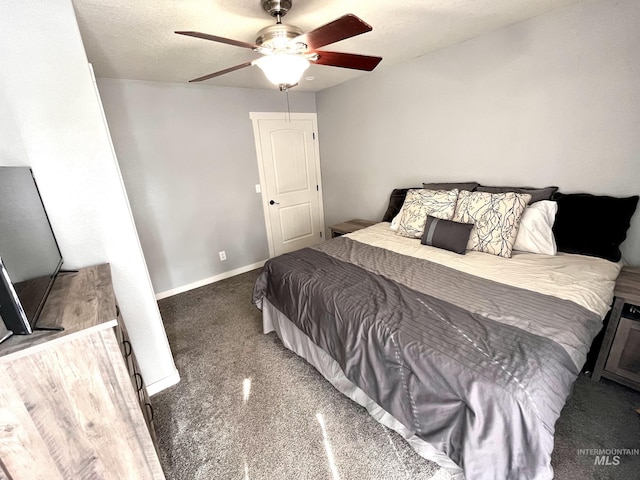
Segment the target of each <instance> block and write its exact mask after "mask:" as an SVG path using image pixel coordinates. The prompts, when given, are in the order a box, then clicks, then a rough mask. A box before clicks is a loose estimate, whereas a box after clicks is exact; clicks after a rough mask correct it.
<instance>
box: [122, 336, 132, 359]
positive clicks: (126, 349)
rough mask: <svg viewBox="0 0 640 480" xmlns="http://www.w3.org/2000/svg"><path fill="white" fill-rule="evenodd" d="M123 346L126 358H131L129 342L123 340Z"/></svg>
mask: <svg viewBox="0 0 640 480" xmlns="http://www.w3.org/2000/svg"><path fill="white" fill-rule="evenodd" d="M122 345H124V358H127V357H130V356H131V352H132V350H131V343H130V342H129V340H123V341H122Z"/></svg>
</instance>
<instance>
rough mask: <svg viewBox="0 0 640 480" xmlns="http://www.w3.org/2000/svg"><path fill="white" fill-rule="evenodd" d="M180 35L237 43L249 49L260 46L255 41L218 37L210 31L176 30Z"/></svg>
mask: <svg viewBox="0 0 640 480" xmlns="http://www.w3.org/2000/svg"><path fill="white" fill-rule="evenodd" d="M175 33H177V34H178V35H187V36H189V37H196V38H202V39H204V40H211V41H213V42H220V43H226V44H228V45H235V46H236V47H242V48H248V49H249V50H253V49H254V48H258V46H257V45H254V44H253V43H247V42H241V41H240V40H232V39H230V38H224V37H218V36H216V35H209V34H208V33H201V32H175Z"/></svg>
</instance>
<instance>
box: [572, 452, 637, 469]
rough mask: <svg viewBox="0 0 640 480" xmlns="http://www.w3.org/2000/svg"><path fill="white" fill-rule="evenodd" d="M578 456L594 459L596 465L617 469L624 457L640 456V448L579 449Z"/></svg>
mask: <svg viewBox="0 0 640 480" xmlns="http://www.w3.org/2000/svg"><path fill="white" fill-rule="evenodd" d="M578 455H585V456H589V457H593V464H594V465H600V466H613V467H615V466H617V465H620V461H621V459H622V457H629V456H633V455H640V448H579V449H578Z"/></svg>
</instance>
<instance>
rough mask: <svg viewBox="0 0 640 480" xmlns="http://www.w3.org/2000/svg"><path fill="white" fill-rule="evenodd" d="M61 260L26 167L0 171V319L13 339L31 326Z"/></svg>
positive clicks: (4, 168) (29, 170) (25, 332)
mask: <svg viewBox="0 0 640 480" xmlns="http://www.w3.org/2000/svg"><path fill="white" fill-rule="evenodd" d="M61 266H62V255H61V254H60V249H59V248H58V243H57V242H56V238H55V236H54V234H53V231H52V229H51V224H50V223H49V218H48V217H47V212H46V210H45V208H44V205H43V203H42V199H41V198H40V193H39V191H38V187H37V185H36V182H35V179H34V177H33V174H32V171H31V169H30V168H29V167H0V277H1V278H0V315H1V316H2V319H3V320H4V323H5V325H6V326H7V328H8V329H9V330H11V331H13V333H15V334H28V333H31V332H32V330H33V328H34V327H35V325H36V322H37V320H38V316H39V315H40V312H41V310H42V307H43V305H44V302H45V300H46V298H47V295H48V294H49V291H50V290H51V286H52V285H53V281H54V279H55V276H56V275H57V274H58V272H59V270H60V267H61Z"/></svg>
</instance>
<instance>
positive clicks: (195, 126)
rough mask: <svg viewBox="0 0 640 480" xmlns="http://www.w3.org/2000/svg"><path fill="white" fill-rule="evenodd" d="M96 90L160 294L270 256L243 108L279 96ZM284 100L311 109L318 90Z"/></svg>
mask: <svg viewBox="0 0 640 480" xmlns="http://www.w3.org/2000/svg"><path fill="white" fill-rule="evenodd" d="M258 73H259V72H258ZM258 73H256V74H258ZM98 87H99V89H100V95H101V98H102V102H103V105H104V110H105V113H106V116H107V121H108V123H109V128H110V130H111V135H112V138H113V143H114V145H115V150H116V153H117V156H118V161H119V163H120V167H121V169H122V173H123V177H124V181H125V185H126V189H127V192H128V195H129V199H130V202H131V206H132V209H133V215H134V218H135V221H136V225H137V228H138V233H139V235H140V240H141V243H142V248H143V250H144V254H145V258H146V260H147V265H148V268H149V273H150V275H151V280H152V282H153V286H154V289H155V291H156V293H160V294H161V293H163V292H167V291H170V290H175V289H178V290H179V289H181V287H184V286H188V285H189V284H193V283H198V282H200V281H202V280H204V279H208V278H210V277H215V276H217V275H220V274H223V273H224V272H228V271H231V270H234V269H239V268H242V267H245V266H247V265H252V264H255V263H258V262H261V261H264V260H266V259H267V258H268V257H269V249H268V245H267V236H266V229H265V223H264V214H263V211H262V205H261V201H262V200H261V198H262V197H261V195H260V194H257V193H256V191H255V185H256V184H257V183H260V178H259V174H258V163H257V158H256V150H255V144H254V139H253V129H252V124H251V120H250V119H249V112H251V111H257V112H280V111H283V110H284V109H286V100H285V97H284V96H283V94H282V93H280V92H279V91H277V90H276V89H275V88H274V89H273V90H252V89H242V88H223V87H213V86H207V85H189V84H184V85H181V84H168V83H156V82H140V81H132V80H114V79H107V78H101V79H98ZM289 95H290V105H291V111H295V112H315V111H316V107H315V95H314V94H312V93H301V92H291V93H290V94H289ZM222 250H224V251H225V252H226V254H227V260H226V261H224V262H221V261H220V259H219V257H218V252H219V251H222Z"/></svg>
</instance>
